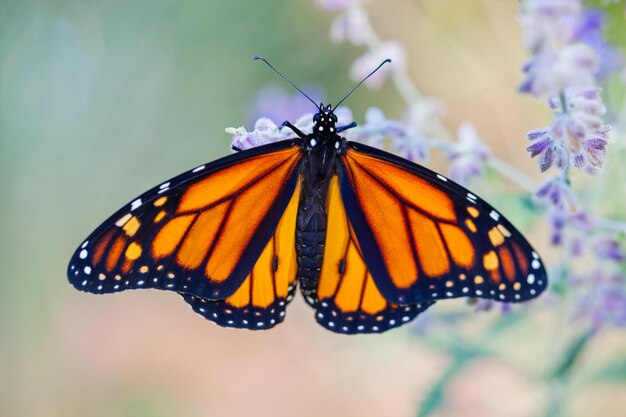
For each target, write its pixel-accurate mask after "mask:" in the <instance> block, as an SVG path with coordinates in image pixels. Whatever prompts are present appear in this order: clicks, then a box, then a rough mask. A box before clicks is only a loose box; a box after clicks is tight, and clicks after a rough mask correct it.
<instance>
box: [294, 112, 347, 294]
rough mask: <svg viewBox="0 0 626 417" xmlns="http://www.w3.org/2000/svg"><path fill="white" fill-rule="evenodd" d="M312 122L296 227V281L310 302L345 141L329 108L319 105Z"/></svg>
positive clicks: (306, 146) (322, 251) (304, 161)
mask: <svg viewBox="0 0 626 417" xmlns="http://www.w3.org/2000/svg"><path fill="white" fill-rule="evenodd" d="M313 121H314V123H315V124H314V126H313V132H312V133H311V134H309V135H307V136H306V139H304V143H303V152H304V153H305V156H304V159H303V161H302V167H301V170H300V179H301V185H302V188H301V195H300V205H299V207H298V219H297V224H296V250H297V253H298V265H299V267H298V278H299V280H300V285H301V286H302V291H303V293H304V295H305V297H307V300H308V301H309V302H311V300H313V299H315V297H314V296H313V295H314V291H315V288H316V287H317V281H318V279H319V273H320V268H321V265H322V261H323V259H322V258H323V253H324V242H325V240H326V223H327V217H326V209H327V198H328V187H329V185H330V180H331V178H332V177H333V176H334V175H335V174H336V173H337V158H338V156H339V155H340V154H341V152H343V151H344V149H345V142H346V141H345V139H343V138H342V137H340V136H339V135H338V134H337V132H336V130H337V128H336V123H337V116H335V114H334V113H333V111H332V110H331V108H330V106H327V107H323V106H322V105H320V111H319V112H318V113H317V114H315V116H314V117H313Z"/></svg>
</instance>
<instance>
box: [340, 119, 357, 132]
mask: <svg viewBox="0 0 626 417" xmlns="http://www.w3.org/2000/svg"><path fill="white" fill-rule="evenodd" d="M353 127H356V123H355V122H352V123H350V124H347V125H344V126H339V127H337V133H341V132H343V131H344V130H348V129H352V128H353Z"/></svg>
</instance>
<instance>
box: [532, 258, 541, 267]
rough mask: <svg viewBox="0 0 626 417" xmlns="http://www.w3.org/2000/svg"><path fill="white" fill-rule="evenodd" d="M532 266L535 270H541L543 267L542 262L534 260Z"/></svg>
mask: <svg viewBox="0 0 626 417" xmlns="http://www.w3.org/2000/svg"><path fill="white" fill-rule="evenodd" d="M531 265H532V267H533V269H539V267H540V266H541V262H539V260H537V259H533V261H532V263H531Z"/></svg>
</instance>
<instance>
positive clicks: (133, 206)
mask: <svg viewBox="0 0 626 417" xmlns="http://www.w3.org/2000/svg"><path fill="white" fill-rule="evenodd" d="M139 206H141V198H138V199H137V200H135V201H133V202H132V203H130V210H131V211H133V210H135V209H136V208H138V207H139Z"/></svg>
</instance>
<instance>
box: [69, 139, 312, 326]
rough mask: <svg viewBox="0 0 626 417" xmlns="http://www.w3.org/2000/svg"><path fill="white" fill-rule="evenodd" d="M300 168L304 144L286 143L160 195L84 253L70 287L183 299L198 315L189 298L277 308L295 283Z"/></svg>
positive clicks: (113, 221)
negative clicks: (164, 293)
mask: <svg viewBox="0 0 626 417" xmlns="http://www.w3.org/2000/svg"><path fill="white" fill-rule="evenodd" d="M301 159H302V158H301V147H300V145H299V142H298V141H297V140H290V141H283V142H278V143H274V144H270V145H266V146H262V147H258V148H254V149H251V150H247V151H243V152H240V153H237V154H235V155H230V156H228V157H225V158H222V159H220V160H217V161H215V162H213V163H211V164H207V165H202V166H199V167H197V168H195V169H193V170H191V171H189V172H186V173H184V174H182V175H179V176H178V177H175V178H173V179H171V180H169V181H167V182H165V183H163V184H161V185H159V186H157V187H154V188H153V189H151V190H149V191H148V192H146V193H144V194H143V195H141V196H139V197H138V198H136V199H135V200H133V201H132V202H131V203H129V204H127V205H126V206H124V207H123V208H122V209H120V210H119V211H118V212H117V213H115V214H114V215H113V216H112V217H110V218H109V219H108V220H107V221H105V222H104V223H103V224H102V225H101V226H100V227H98V228H97V229H96V230H95V231H94V232H93V233H92V234H91V235H90V236H89V237H88V238H87V239H86V240H85V241H84V242H83V243H82V245H80V247H79V248H78V249H77V250H76V252H75V253H74V255H73V257H72V259H71V261H70V264H69V267H68V277H69V280H70V282H71V284H72V285H74V287H76V288H77V289H79V290H81V291H87V292H92V293H96V294H103V293H111V292H118V291H123V290H126V289H137V288H158V289H162V290H171V291H177V292H180V293H184V294H187V295H188V297H187V301H188V302H189V301H191V304H192V306H194V308H196V305H195V304H196V303H195V301H193V300H194V299H192V298H189V297H191V296H195V297H199V298H200V299H203V300H205V303H206V302H208V303H212V302H214V301H212V300H224V301H220V302H219V303H224V305H225V307H224V309H229V308H230V307H232V308H233V309H235V308H244V309H245V308H253V309H257V310H256V311H257V312H258V311H260V310H263V309H265V308H270V309H271V308H273V307H270V306H273V305H274V304H277V305H278V304H279V303H280V302H281V300H283V299H285V300H286V298H287V297H288V293H289V291H290V290H289V288H290V287H291V286H293V280H294V279H295V272H294V268H295V266H294V264H295V252H294V250H293V249H291V247H292V246H294V245H292V244H290V242H289V239H290V238H288V237H286V236H287V234H289V233H290V234H294V231H293V229H294V228H295V221H294V220H293V219H295V214H294V210H295V208H297V200H298V193H296V192H295V190H296V188H297V184H298V172H299V168H300V161H301ZM294 207H295V208H294ZM292 218H293V219H292ZM279 223H280V224H281V226H280V227H279ZM288 223H292V224H288ZM291 239H292V238H291ZM246 288H249V290H248V291H249V293H250V294H251V295H250V297H249V298H246V296H245V295H244V293H245V289H246ZM197 310H198V309H197ZM199 312H200V313H202V311H199ZM278 317H280V314H278ZM207 318H209V319H212V318H211V317H207ZM220 320H222V318H220ZM214 321H216V320H214ZM226 323H228V321H227V320H226ZM240 323H243V322H240ZM252 326H257V323H256V322H255V323H253V324H251V326H249V327H252ZM244 327H246V326H244ZM268 327H271V326H268Z"/></svg>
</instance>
